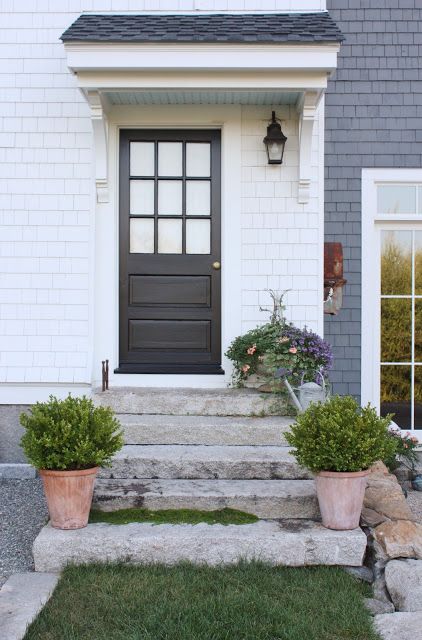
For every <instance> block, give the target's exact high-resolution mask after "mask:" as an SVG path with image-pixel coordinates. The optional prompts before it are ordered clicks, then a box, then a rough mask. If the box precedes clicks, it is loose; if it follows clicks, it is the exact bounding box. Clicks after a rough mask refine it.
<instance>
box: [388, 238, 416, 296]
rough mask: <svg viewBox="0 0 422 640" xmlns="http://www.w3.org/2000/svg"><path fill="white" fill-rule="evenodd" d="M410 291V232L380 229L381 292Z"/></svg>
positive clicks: (397, 293) (390, 293) (401, 293)
mask: <svg viewBox="0 0 422 640" xmlns="http://www.w3.org/2000/svg"><path fill="white" fill-rule="evenodd" d="M411 292H412V232H411V231H381V294H383V295H405V294H410V293H411Z"/></svg>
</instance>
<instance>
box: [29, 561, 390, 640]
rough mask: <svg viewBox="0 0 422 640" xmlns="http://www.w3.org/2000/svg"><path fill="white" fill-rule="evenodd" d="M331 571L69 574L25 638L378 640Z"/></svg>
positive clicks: (353, 592) (123, 569)
mask: <svg viewBox="0 0 422 640" xmlns="http://www.w3.org/2000/svg"><path fill="white" fill-rule="evenodd" d="M365 595H369V587H368V586H367V585H364V584H362V583H360V582H358V581H357V580H356V579H355V578H352V577H351V576H349V575H347V574H346V573H345V572H343V571H342V570H341V569H338V568H335V567H306V568H291V567H270V566H268V565H265V564H261V563H250V564H249V563H248V564H246V563H240V564H239V565H237V566H230V567H218V568H212V567H196V566H193V565H189V564H181V565H178V566H175V567H164V566H162V565H152V566H139V567H134V566H129V565H90V566H85V567H82V566H81V567H68V568H67V569H66V570H65V571H64V573H63V574H62V578H61V580H60V582H59V585H58V587H57V589H56V590H55V592H54V594H53V596H52V598H51V600H50V601H49V602H48V604H47V605H46V607H45V608H44V610H43V611H42V612H41V614H40V615H39V617H38V618H37V619H36V620H35V622H34V623H33V624H32V625H31V626H30V628H29V629H28V631H27V633H26V635H25V639H24V640H378V636H377V635H376V634H375V632H374V631H373V630H372V625H371V618H370V616H369V613H368V612H367V611H366V609H365V608H364V606H363V600H362V599H363V597H364V596H365Z"/></svg>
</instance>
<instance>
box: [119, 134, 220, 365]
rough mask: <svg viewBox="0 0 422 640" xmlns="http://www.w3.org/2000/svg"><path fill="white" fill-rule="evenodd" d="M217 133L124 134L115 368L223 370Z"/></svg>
mask: <svg viewBox="0 0 422 640" xmlns="http://www.w3.org/2000/svg"><path fill="white" fill-rule="evenodd" d="M220 200H221V161H220V132H219V131H215V130H214V131H213V130H210V131H184V130H182V131H172V130H169V131H165V130H163V131H152V130H130V131H129V130H128V131H122V132H121V133H120V357H119V368H118V369H117V372H118V373H223V372H222V369H221V271H220V258H221V256H220V249H221V242H220Z"/></svg>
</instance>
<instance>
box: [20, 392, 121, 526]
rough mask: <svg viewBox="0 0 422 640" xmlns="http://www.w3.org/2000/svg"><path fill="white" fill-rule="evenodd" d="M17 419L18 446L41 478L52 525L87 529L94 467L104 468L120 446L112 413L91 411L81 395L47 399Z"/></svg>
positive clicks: (115, 421) (98, 409) (102, 410)
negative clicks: (19, 427)
mask: <svg viewBox="0 0 422 640" xmlns="http://www.w3.org/2000/svg"><path fill="white" fill-rule="evenodd" d="M20 421H21V424H22V426H23V427H24V428H25V433H24V435H23V436H22V440H21V445H22V448H23V450H24V452H25V454H26V457H27V458H28V460H29V462H31V464H33V465H34V467H36V468H37V469H38V470H39V473H40V475H41V477H42V480H43V486H44V493H45V496H46V499H47V505H48V510H49V513H50V520H51V524H52V526H53V527H56V528H58V529H80V528H82V527H86V525H87V523H88V517H89V511H90V508H91V502H92V495H93V491H94V482H95V477H96V474H97V471H98V468H99V467H104V466H109V465H110V463H111V458H112V456H113V454H114V453H116V452H117V451H118V450H119V449H121V447H122V445H123V436H122V431H121V429H120V424H119V422H118V421H117V420H116V418H115V417H114V414H113V411H112V410H111V409H110V408H109V407H95V406H94V404H93V402H92V400H90V399H89V398H86V397H85V396H84V397H83V398H73V397H72V396H70V395H69V396H68V397H67V398H66V399H65V400H58V399H57V398H55V397H54V396H50V399H49V401H48V402H37V403H36V404H35V405H34V406H33V407H32V408H31V410H30V412H29V413H22V414H21V416H20Z"/></svg>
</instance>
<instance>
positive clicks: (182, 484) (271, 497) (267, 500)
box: [93, 480, 320, 520]
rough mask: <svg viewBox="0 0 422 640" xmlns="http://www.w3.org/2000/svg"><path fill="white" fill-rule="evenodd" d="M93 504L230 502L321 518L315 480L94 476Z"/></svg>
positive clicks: (108, 507) (270, 514) (260, 512)
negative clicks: (108, 478)
mask: <svg viewBox="0 0 422 640" xmlns="http://www.w3.org/2000/svg"><path fill="white" fill-rule="evenodd" d="M93 506H94V507H95V508H97V509H100V510H102V511H115V510H117V509H127V508H130V507H144V508H146V509H152V510H157V509H198V510H203V511H212V510H214V509H224V508H226V507H228V508H230V509H239V510H240V511H246V512H247V513H253V514H255V515H256V516H258V517H259V518H289V519H292V518H296V519H297V518H305V519H309V520H319V519H320V514H319V508H318V501H317V497H316V492H315V486H314V481H313V480H97V481H96V484H95V492H94V501H93Z"/></svg>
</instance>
